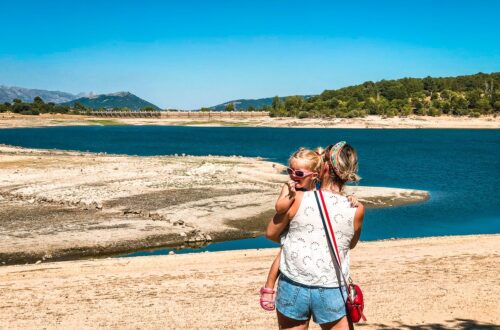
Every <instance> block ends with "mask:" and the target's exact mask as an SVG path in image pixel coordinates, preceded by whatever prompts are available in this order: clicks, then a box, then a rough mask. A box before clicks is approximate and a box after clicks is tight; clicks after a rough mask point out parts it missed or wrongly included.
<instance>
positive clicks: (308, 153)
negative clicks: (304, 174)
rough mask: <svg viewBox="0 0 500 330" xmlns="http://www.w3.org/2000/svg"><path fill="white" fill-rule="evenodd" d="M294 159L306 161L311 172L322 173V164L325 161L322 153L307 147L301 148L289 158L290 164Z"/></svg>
mask: <svg viewBox="0 0 500 330" xmlns="http://www.w3.org/2000/svg"><path fill="white" fill-rule="evenodd" d="M293 159H300V160H302V161H306V164H307V167H308V168H307V169H308V170H310V171H311V172H315V173H318V174H319V173H320V171H321V165H322V163H323V161H322V159H321V154H320V153H318V152H316V151H314V150H311V149H307V148H299V149H298V150H297V151H295V152H294V153H293V154H292V155H291V156H290V159H289V160H288V164H289V165H290V163H291V162H292V160H293Z"/></svg>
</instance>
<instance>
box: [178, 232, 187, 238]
mask: <svg viewBox="0 0 500 330" xmlns="http://www.w3.org/2000/svg"><path fill="white" fill-rule="evenodd" d="M179 235H181V236H182V237H186V236H187V234H186V233H185V232H182V233H180V234H179Z"/></svg>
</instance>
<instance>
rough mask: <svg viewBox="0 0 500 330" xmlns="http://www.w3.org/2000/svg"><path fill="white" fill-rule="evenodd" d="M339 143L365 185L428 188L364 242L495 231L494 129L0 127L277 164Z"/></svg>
mask: <svg viewBox="0 0 500 330" xmlns="http://www.w3.org/2000/svg"><path fill="white" fill-rule="evenodd" d="M339 140H347V141H349V142H350V143H351V144H352V145H353V146H354V147H355V148H356V149H357V150H358V153H359V159H360V174H361V176H362V177H363V180H362V184H363V185H372V186H383V187H399V188H414V189H423V190H428V191H430V193H431V199H430V200H429V201H428V202H426V203H422V204H418V205H412V206H404V207H398V208H391V209H379V210H368V211H367V212H366V218H365V224H364V228H363V234H362V239H363V240H378V239H387V238H402V237H423V236H439V235H461V234H485V233H499V232H500V192H499V188H500V176H499V174H500V130H367V129H306V128H300V129H298V128H293V129H290V128H245V127H215V128H214V127H165V126H162V127H155V126H107V127H106V126H104V127H103V126H89V127H55V128H26V129H25V128H20V129H2V130H0V143H5V144H13V145H19V146H23V147H31V148H56V149H70V150H81V151H93V152H108V153H122V154H131V155H169V154H175V153H178V154H181V153H186V154H189V155H208V154H211V155H243V156H261V157H265V158H267V159H269V160H272V161H277V162H280V163H283V164H285V163H286V162H287V159H288V156H289V155H290V154H291V153H292V152H293V151H294V150H295V149H296V148H298V147H300V146H305V147H316V146H319V145H321V146H326V145H328V144H330V143H334V142H337V141H339ZM272 203H274V201H272V202H270V206H271V205H272ZM267 246H272V245H271V244H270V243H269V242H267V241H266V240H265V239H263V238H257V239H253V240H240V241H237V242H231V243H228V242H225V243H219V244H212V245H210V246H209V247H207V248H205V250H208V251H210V250H214V251H215V250H220V249H224V250H226V249H240V248H249V247H250V248H255V247H267ZM165 251H167V252H168V250H164V251H163V252H165ZM197 251H198V250H197ZM186 252H190V251H189V250H187V251H186Z"/></svg>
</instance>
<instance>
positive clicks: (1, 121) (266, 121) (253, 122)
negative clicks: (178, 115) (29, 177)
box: [0, 113, 500, 129]
mask: <svg viewBox="0 0 500 330" xmlns="http://www.w3.org/2000/svg"><path fill="white" fill-rule="evenodd" d="M69 125H79V126H80V125H178V126H179V125H181V126H252V127H311V128H449V129H452V128H471V129H500V117H493V116H483V117H480V118H469V117H452V116H440V117H428V116H409V117H405V118H400V117H394V118H382V117H381V116H367V117H365V118H352V119H343V118H334V119H309V118H308V119H297V118H269V117H260V118H249V119H241V118H234V119H231V118H228V119H217V120H203V119H192V120H187V119H169V118H162V119H147V118H98V117H89V116H76V115H62V114H54V115H50V114H43V115H40V116H23V115H18V114H12V113H8V114H6V113H0V128H15V127H42V126H69Z"/></svg>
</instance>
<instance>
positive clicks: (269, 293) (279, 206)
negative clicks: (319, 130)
mask: <svg viewBox="0 0 500 330" xmlns="http://www.w3.org/2000/svg"><path fill="white" fill-rule="evenodd" d="M322 161H323V149H322V148H317V149H316V151H313V150H310V149H306V148H300V149H299V150H297V151H296V152H294V153H293V154H292V156H291V157H290V159H289V160H288V166H289V167H288V168H287V172H288V175H289V176H290V179H291V180H290V181H288V182H287V183H286V184H284V185H283V188H282V189H281V193H280V195H279V197H278V200H277V201H276V205H275V209H276V213H278V214H284V213H286V212H287V211H288V210H289V209H290V207H291V205H292V204H293V202H294V200H295V194H296V192H297V191H308V190H315V189H316V185H317V183H318V178H319V173H320V172H321V165H322ZM348 200H349V202H350V203H351V205H352V206H353V207H356V205H357V204H358V201H357V198H356V197H354V196H348ZM284 235H286V233H285V234H282V239H283V237H284ZM280 259H281V250H280V252H279V253H278V255H277V256H276V258H275V259H274V261H273V264H272V266H271V269H270V270H269V274H268V276H267V281H266V284H265V285H264V287H262V288H261V289H260V306H261V307H262V308H263V309H265V310H266V311H273V310H274V308H275V304H274V293H275V291H274V286H275V284H276V281H277V279H278V276H279V266H280Z"/></svg>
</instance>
